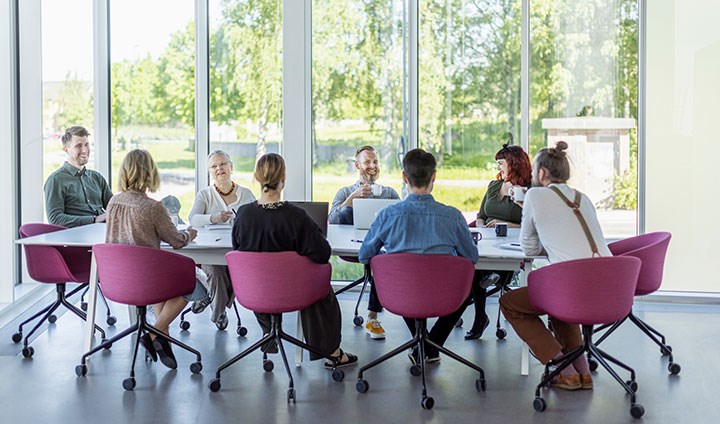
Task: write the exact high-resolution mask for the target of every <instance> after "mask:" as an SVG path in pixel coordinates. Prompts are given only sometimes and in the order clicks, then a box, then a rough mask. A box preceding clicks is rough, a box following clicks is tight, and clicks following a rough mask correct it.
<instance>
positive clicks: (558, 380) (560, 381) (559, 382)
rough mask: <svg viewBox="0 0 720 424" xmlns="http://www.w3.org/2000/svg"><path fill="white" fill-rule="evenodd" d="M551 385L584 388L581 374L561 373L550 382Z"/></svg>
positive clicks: (572, 388)
mask: <svg viewBox="0 0 720 424" xmlns="http://www.w3.org/2000/svg"><path fill="white" fill-rule="evenodd" d="M550 385H551V386H552V387H557V388H559V389H565V390H579V389H581V388H582V383H581V382H580V374H573V375H563V374H559V375H558V376H557V377H555V378H554V379H553V380H552V381H551V382H550Z"/></svg>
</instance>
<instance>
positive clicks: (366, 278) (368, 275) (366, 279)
mask: <svg viewBox="0 0 720 424" xmlns="http://www.w3.org/2000/svg"><path fill="white" fill-rule="evenodd" d="M360 283H362V287H361V288H360V294H359V295H358V299H357V302H355V311H354V313H353V324H355V326H357V327H359V326H361V325H363V322H364V320H363V317H361V316H359V315H358V308H360V301H361V300H362V297H363V294H365V289H366V288H367V285H368V284H373V279H372V272H371V271H370V264H365V270H364V272H363V276H362V277H360V278H358V279H357V280H355V281H353V282H352V283H350V284H348V285H346V286H344V287H342V288H341V289H340V290H338V291H336V292H335V295H336V296H337V295H339V294H341V293H344V292H346V291H348V290H350V289H352V288H355V287H357V286H358V285H360Z"/></svg>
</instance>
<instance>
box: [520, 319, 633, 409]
mask: <svg viewBox="0 0 720 424" xmlns="http://www.w3.org/2000/svg"><path fill="white" fill-rule="evenodd" d="M582 335H583V344H582V345H581V346H579V347H577V348H576V349H573V350H571V351H570V352H567V353H566V354H564V355H562V356H561V357H559V358H557V359H553V360H552V361H550V362H548V363H547V364H545V372H544V373H543V378H542V379H541V380H540V384H538V385H537V387H536V388H535V400H534V402H533V406H534V408H535V410H536V411H538V412H542V411H544V410H545V406H546V405H545V400H544V399H543V398H542V397H541V396H540V393H541V390H542V388H543V387H547V386H549V385H550V382H551V381H552V380H553V379H554V378H555V377H557V376H558V375H559V374H560V372H561V371H562V370H564V369H565V368H567V367H568V366H570V365H571V364H572V363H573V361H575V360H576V359H578V358H579V357H580V356H582V355H583V353H587V354H589V355H592V356H593V357H595V358H597V361H598V362H599V363H600V365H602V366H603V368H605V369H606V370H607V372H609V373H610V375H612V377H613V378H614V379H615V380H616V381H617V382H618V383H619V384H620V385H621V386H622V387H623V388H624V389H625V391H626V392H627V393H628V394H629V395H630V414H631V415H632V416H633V417H634V418H640V417H642V415H643V414H644V413H645V409H644V408H643V407H642V405H640V404H638V403H637V402H636V395H635V392H636V391H637V389H638V385H637V382H636V381H635V370H634V369H632V368H630V367H629V366H627V365H626V364H624V363H623V362H620V361H619V360H617V359H615V358H614V357H612V356H611V355H609V354H608V353H606V352H604V351H602V350H600V349H599V348H598V347H597V344H596V343H593V341H592V335H593V326H592V325H583V326H582ZM608 362H612V363H613V364H615V365H617V366H619V367H620V368H623V369H625V370H626V371H628V372H630V380H627V381H623V379H622V378H620V376H619V375H618V374H617V372H615V370H614V369H613V368H612V367H611V366H610V364H608ZM553 366H554V367H555V369H554V370H553V371H550V367H553Z"/></svg>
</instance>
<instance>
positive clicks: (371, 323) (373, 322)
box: [365, 319, 385, 339]
mask: <svg viewBox="0 0 720 424" xmlns="http://www.w3.org/2000/svg"><path fill="white" fill-rule="evenodd" d="M365 332H366V333H367V334H368V335H369V336H370V338H371V339H384V338H385V329H384V328H383V326H382V325H381V324H380V321H378V320H377V319H369V320H368V322H367V324H365Z"/></svg>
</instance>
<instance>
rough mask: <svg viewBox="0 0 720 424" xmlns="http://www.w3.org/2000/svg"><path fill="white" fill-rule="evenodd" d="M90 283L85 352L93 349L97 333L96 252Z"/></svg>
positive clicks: (84, 343) (91, 268) (91, 266)
mask: <svg viewBox="0 0 720 424" xmlns="http://www.w3.org/2000/svg"><path fill="white" fill-rule="evenodd" d="M89 283H90V284H89V289H88V309H87V320H86V321H85V340H84V342H83V352H87V351H89V350H90V349H92V345H93V335H94V333H95V306H96V305H95V304H96V301H97V292H98V277H97V262H96V261H95V253H93V254H92V261H91V262H90V281H89ZM88 359H90V358H88Z"/></svg>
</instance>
